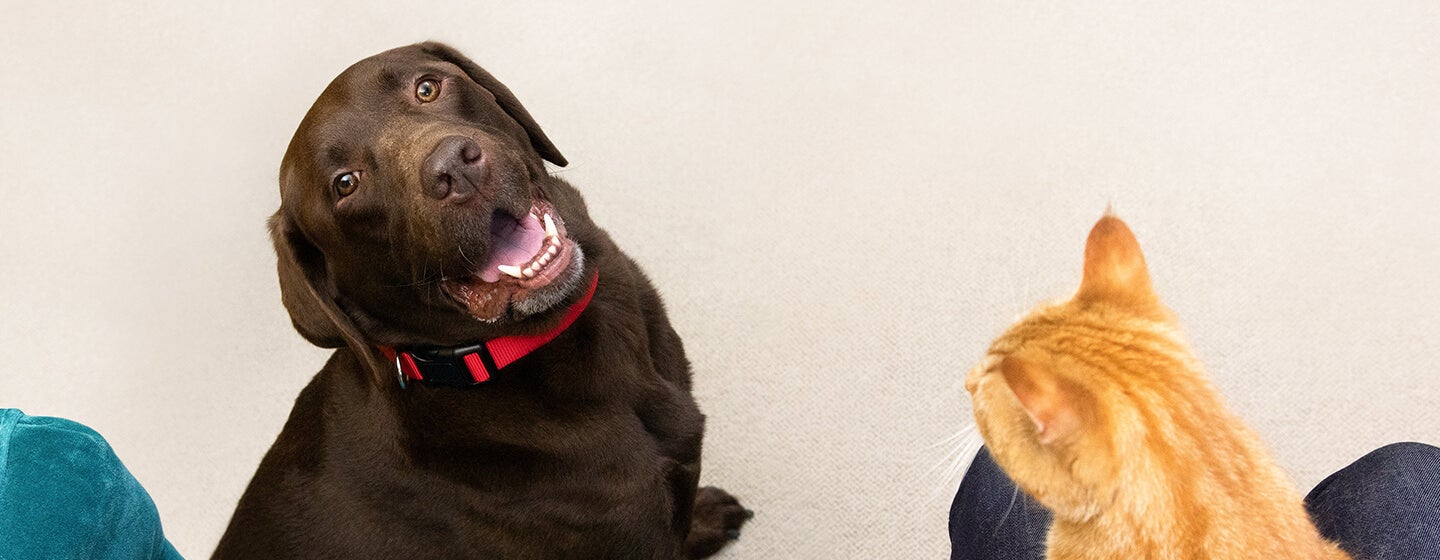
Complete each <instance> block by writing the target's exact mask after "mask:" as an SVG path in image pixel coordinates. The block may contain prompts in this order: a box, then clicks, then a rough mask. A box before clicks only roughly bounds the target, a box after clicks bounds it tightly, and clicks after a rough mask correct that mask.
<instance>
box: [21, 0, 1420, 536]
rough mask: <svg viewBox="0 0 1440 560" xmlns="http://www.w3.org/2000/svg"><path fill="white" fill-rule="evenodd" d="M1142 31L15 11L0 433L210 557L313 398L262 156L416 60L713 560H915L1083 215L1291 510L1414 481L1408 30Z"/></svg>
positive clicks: (916, 15)
mask: <svg viewBox="0 0 1440 560" xmlns="http://www.w3.org/2000/svg"><path fill="white" fill-rule="evenodd" d="M1175 4H1176V5H1172V6H1161V5H1157V4H1156V3H1151V2H1133V3H1132V2H1112V3H1106V4H1104V5H1103V6H1102V5H1100V4H1096V3H1084V4H1083V6H1082V3H1048V2H994V3H973V2H928V3H922V2H911V3H896V2H873V3H859V2H856V3H844V4H841V3H835V2H811V3H799V2H796V3H787V2H751V3H714V4H689V3H672V2H654V3H640V2H605V3H600V2H576V3H573V4H564V3H549V2H517V3H473V4H470V5H466V4H461V3H449V4H445V3H442V4H429V3H426V4H423V5H422V4H419V3H404V5H403V6H402V5H386V4H382V3H379V2H371V3H362V4H357V5H348V6H347V5H341V3H338V2H320V3H313V4H303V5H302V4H291V3H289V2H251V3H230V4H224V5H221V4H218V3H217V4H214V5H209V4H201V3H176V4H175V5H161V4H155V3H138V2H134V3H132V2H11V1H7V2H5V3H4V4H3V15H0V262H3V265H0V361H3V364H4V366H3V369H0V406H11V407H19V408H22V409H24V410H25V411H26V412H29V413H31V414H41V415H57V416H66V417H70V418H74V419H77V420H80V421H82V422H85V423H88V424H90V425H92V426H94V427H95V428H96V429H98V430H100V431H101V432H102V433H104V434H105V435H106V436H107V437H108V438H109V440H110V441H111V443H112V444H113V445H114V447H115V448H116V449H117V450H118V452H119V453H120V455H121V457H123V458H124V460H125V462H126V463H127V465H129V467H130V469H131V470H132V471H133V472H134V473H135V475H136V476H137V477H138V478H139V479H140V480H141V481H142V482H143V483H145V485H146V486H147V488H148V489H149V490H150V492H151V494H152V495H153V496H154V498H155V501H156V502H157V503H158V504H159V508H160V511H161V514H162V516H163V518H164V522H165V524H166V528H167V533H168V534H169V536H170V538H171V539H172V540H173V542H174V543H175V545H176V546H177V547H179V549H180V550H181V551H182V552H183V553H186V554H188V555H191V556H194V557H203V556H205V555H208V554H209V552H210V550H211V548H212V547H213V546H214V543H215V542H216V540H217V539H218V538H219V536H220V533H221V531H222V530H223V529H224V527H225V523H226V522H227V520H228V518H229V515H230V512H231V511H232V509H233V507H234V504H235V501H236V499H237V498H238V496H239V494H240V492H241V490H242V489H243V488H244V486H245V484H246V482H247V481H248V479H249V477H250V475H251V474H252V473H253V471H254V468H255V466H256V463H257V462H258V460H259V459H260V456H261V454H262V453H264V451H265V450H266V448H267V447H268V446H269V445H270V443H271V441H272V440H273V438H274V436H275V434H276V433H277V431H278V430H279V428H280V426H281V423H282V422H283V420H284V419H285V416H286V414H287V413H288V411H289V408H290V405H291V402H292V400H293V398H294V396H295V395H296V394H297V393H298V391H299V390H300V388H301V387H302V386H303V385H304V384H305V383H306V381H307V380H308V379H309V377H310V375H311V374H312V373H313V372H314V371H315V370H316V369H318V367H319V366H320V364H321V363H322V361H323V360H324V357H325V354H324V353H323V352H321V351H319V350H316V349H314V348H312V347H309V346H307V345H306V344H305V343H304V342H303V341H302V340H301V338H300V337H299V336H298V335H296V334H295V333H294V332H293V331H292V330H291V328H290V326H289V324H288V321H287V318H286V316H285V314H284V311H283V309H282V308H281V306H280V303H279V299H278V290H277V287H276V281H275V277H274V272H273V255H272V253H271V249H270V247H269V245H268V242H267V239H266V235H265V230H264V226H263V224H264V219H265V218H266V216H267V215H268V214H269V213H270V212H272V211H273V210H274V208H275V206H276V204H277V202H278V197H277V194H276V193H277V191H276V184H275V175H276V168H277V166H278V163H279V160H280V156H281V154H282V152H283V150H284V148H285V145H286V143H287V142H288V141H289V138H290V134H291V132H293V130H294V127H295V125H296V124H297V123H298V122H299V119H300V117H301V115H302V114H303V113H304V112H305V110H306V109H307V108H308V107H309V105H310V103H311V102H312V101H313V100H314V98H315V96H316V95H318V94H319V92H320V90H321V89H322V88H323V87H324V86H325V84H326V83H327V82H328V81H329V80H330V79H331V78H332V77H333V76H334V75H335V74H337V73H338V72H340V71H341V70H342V69H343V68H344V67H345V66H347V65H348V64H350V63H351V62H353V61H355V60H358V59H360V58H362V57H364V56H367V55H369V54H372V53H374V52H378V51H380V50H383V49H386V48H389V47H393V46H398V45H401V44H407V43H411V42H415V41H419V40H423V39H428V38H434V39H439V40H444V41H448V42H451V43H452V44H454V45H456V46H457V47H459V48H460V49H461V50H462V51H463V52H466V53H467V54H469V55H471V56H472V57H473V58H475V59H476V60H477V61H479V62H480V63H481V64H482V65H484V66H486V67H487V68H488V69H490V70H491V71H492V72H494V73H495V74H496V75H497V76H499V77H500V78H501V79H502V80H504V81H505V82H507V83H508V84H509V85H510V86H511V87H512V88H513V89H514V90H515V91H516V92H517V93H518V94H519V95H520V97H521V99H522V100H523V101H524V102H525V103H526V105H527V106H528V107H529V109H530V110H531V112H532V113H534V115H535V116H536V118H537V119H538V120H539V121H540V123H541V124H542V125H543V126H544V127H545V130H546V131H547V132H548V133H549V135H550V137H551V138H552V139H554V140H555V141H556V143H557V144H558V145H559V146H560V148H561V150H562V151H563V152H564V153H565V155H566V156H568V157H569V159H570V161H571V162H573V163H572V165H571V166H570V167H569V168H567V169H565V170H564V171H562V173H563V174H564V176H565V177H566V178H568V179H570V180H572V181H573V182H575V183H576V184H578V185H580V186H581V188H582V190H583V191H584V192H585V193H586V194H587V197H588V200H589V202H590V205H591V209H592V212H593V214H594V216H595V217H596V219H597V221H599V222H600V223H601V224H602V225H603V226H605V227H606V228H608V229H609V231H610V232H611V233H612V234H614V236H615V237H616V238H617V239H618V241H619V242H620V243H621V244H622V246H623V247H624V248H626V249H627V250H628V252H629V253H630V254H631V255H633V256H634V257H635V258H636V259H637V260H639V261H640V262H641V263H642V264H643V265H644V266H645V267H646V269H647V270H648V271H649V272H650V273H651V275H652V276H653V279H654V280H655V282H656V284H657V285H659V286H660V288H661V291H662V292H663V293H664V294H665V296H666V298H667V301H668V302H669V304H670V308H671V318H672V320H673V322H674V324H675V326H676V328H677V329H678V330H679V331H680V333H681V334H682V335H683V336H684V337H685V340H686V342H687V346H688V349H689V352H690V356H691V358H692V359H693V361H694V363H695V368H696V370H697V375H698V378H697V379H698V381H697V393H698V396H699V399H700V402H701V404H702V406H703V408H704V409H705V411H706V412H707V413H708V414H709V416H710V431H709V435H708V437H707V440H706V456H707V463H706V472H705V477H704V478H705V481H706V482H709V483H714V484H720V485H723V486H724V487H726V488H728V489H729V490H731V491H733V492H735V493H736V494H738V495H740V496H742V497H743V498H744V499H745V501H746V503H747V504H748V505H750V506H751V507H753V508H754V509H755V510H757V511H758V516H757V517H756V518H755V520H754V522H753V523H752V524H751V525H750V526H749V527H748V528H747V530H746V531H745V534H744V537H743V538H742V539H741V541H740V542H739V543H737V544H736V545H735V546H734V547H733V548H731V549H730V551H729V553H728V554H727V555H726V556H725V557H727V558H737V559H739V558H936V557H943V556H944V555H946V554H947V553H948V541H947V538H946V532H945V524H946V510H947V508H948V504H949V497H950V495H951V494H952V493H953V491H954V487H955V484H957V483H958V480H956V479H954V478H948V479H947V478H946V477H944V476H942V475H941V473H939V472H936V470H932V469H931V467H932V466H934V465H936V464H937V463H938V462H940V461H941V459H942V457H943V455H944V452H945V451H946V450H947V449H946V448H945V447H944V446H943V445H939V446H937V445H935V444H936V443H937V442H941V441H942V440H944V439H945V438H946V436H948V435H950V434H952V433H954V432H956V431H957V430H958V429H959V428H960V427H962V426H963V425H964V424H965V423H966V422H967V415H968V404H967V400H966V399H965V398H964V396H963V390H962V389H961V387H960V385H959V379H960V377H961V375H962V374H963V372H964V370H965V369H967V368H968V367H969V365H970V364H971V363H973V362H974V361H976V359H977V358H978V357H979V355H980V353H981V351H982V350H983V348H984V347H985V345H986V344H987V342H988V340H989V339H990V337H992V336H994V335H995V334H997V333H998V332H999V331H1000V330H1001V329H1003V328H1004V327H1005V326H1006V325H1007V324H1008V323H1009V322H1010V321H1011V320H1012V319H1013V318H1014V317H1015V315H1016V314H1017V313H1019V312H1022V311H1024V310H1025V309H1027V308H1029V307H1030V306H1031V305H1032V304H1034V303H1035V302H1037V301H1040V300H1042V299H1046V298H1052V297H1057V296H1063V295H1065V293H1066V292H1067V290H1069V289H1071V288H1072V287H1073V285H1074V284H1075V283H1076V282H1077V281H1078V278H1079V260H1080V253H1081V248H1082V245H1083V239H1084V235H1085V233H1086V231H1087V230H1088V228H1089V226H1090V225H1091V224H1092V223H1093V221H1094V220H1095V219H1096V218H1097V217H1098V216H1099V215H1100V214H1101V212H1102V210H1103V209H1104V207H1105V205H1106V204H1107V203H1109V204H1114V206H1115V209H1116V210H1117V211H1118V212H1119V213H1120V215H1121V216H1123V217H1124V218H1126V219H1127V220H1128V221H1129V222H1130V224H1131V226H1132V227H1133V228H1134V229H1135V230H1136V232H1137V233H1138V235H1139V237H1140V239H1141V242H1142V244H1143V245H1144V247H1145V248H1146V250H1147V253H1148V255H1149V259H1150V263H1151V267H1152V270H1153V271H1154V273H1155V277H1156V278H1155V279H1156V283H1157V285H1158V289H1159V290H1160V291H1161V293H1162V295H1163V296H1164V297H1165V298H1166V299H1167V300H1168V301H1169V302H1170V303H1171V304H1172V306H1173V307H1174V308H1175V309H1176V310H1177V311H1178V313H1179V315H1180V316H1181V317H1182V319H1183V320H1184V321H1185V323H1186V325H1187V326H1188V328H1189V333H1190V335H1191V338H1192V340H1193V342H1194V345H1195V347H1196V349H1197V352H1198V353H1199V355H1200V356H1201V357H1202V359H1203V360H1204V361H1205V362H1206V363H1207V364H1208V366H1209V368H1210V370H1211V371H1212V373H1213V375H1214V378H1215V382H1216V384H1217V385H1219V387H1220V388H1221V390H1222V391H1223V392H1224V393H1225V394H1226V395H1227V396H1228V398H1229V402H1230V403H1231V405H1232V406H1233V407H1234V408H1236V409H1237V410H1238V411H1239V412H1240V413H1241V414H1242V415H1244V416H1245V417H1246V418H1248V419H1250V420H1251V422H1252V423H1253V424H1254V425H1255V426H1257V427H1258V428H1259V430H1260V431H1261V433H1262V434H1263V436H1264V437H1265V439H1266V440H1267V441H1268V442H1269V443H1270V445H1271V446H1272V447H1273V448H1274V450H1275V452H1276V454H1277V455H1278V457H1279V460H1280V461H1281V462H1282V463H1283V464H1284V466H1285V468H1286V469H1287V470H1288V471H1289V472H1290V473H1291V474H1292V475H1293V476H1294V478H1295V479H1296V481H1297V483H1298V484H1299V485H1300V486H1302V487H1304V488H1307V489H1308V488H1309V487H1310V486H1311V485H1313V484H1314V483H1316V482H1317V481H1319V480H1320V479H1321V478H1322V477H1323V476H1324V475H1325V474H1326V473H1329V472H1331V471H1333V470H1335V469H1337V468H1339V467H1341V466H1343V465H1345V464H1346V463H1347V462H1349V461H1350V460H1353V459H1354V458H1355V457H1357V456H1358V455H1360V454H1362V453H1363V452H1365V451H1366V450H1368V449H1371V448H1374V447H1376V446H1378V445H1381V444H1383V443H1386V442H1391V441H1396V440H1421V441H1426V442H1429V443H1432V444H1440V390H1437V389H1436V374H1437V373H1440V367H1437V366H1436V363H1435V362H1436V358H1435V356H1436V355H1437V354H1440V287H1437V285H1440V284H1437V281H1436V278H1437V274H1440V225H1437V222H1440V217H1437V216H1440V4H1437V3H1435V2H1430V1H1415V2H1399V1H1396V2H1383V3H1360V2H1312V1H1292V2H1264V3H1257V2H1216V3H1204V4H1205V5H1203V6H1198V5H1195V4H1197V3H1194V2H1185V3H1175ZM1182 4H1183V5H1182ZM937 470H943V469H937Z"/></svg>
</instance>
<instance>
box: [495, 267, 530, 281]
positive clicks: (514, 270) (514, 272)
mask: <svg viewBox="0 0 1440 560" xmlns="http://www.w3.org/2000/svg"><path fill="white" fill-rule="evenodd" d="M495 268H496V269H497V270H499V271H500V272H501V273H502V274H506V275H509V276H513V277H515V278H523V276H521V275H522V274H523V273H522V272H521V271H520V267H518V266H510V265H508V264H502V265H499V266H496V267H495ZM527 272H530V275H531V276H534V274H535V273H534V272H533V271H527Z"/></svg>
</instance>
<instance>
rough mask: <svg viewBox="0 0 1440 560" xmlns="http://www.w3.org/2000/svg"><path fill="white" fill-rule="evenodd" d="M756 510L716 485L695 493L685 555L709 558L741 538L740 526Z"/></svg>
mask: <svg viewBox="0 0 1440 560" xmlns="http://www.w3.org/2000/svg"><path fill="white" fill-rule="evenodd" d="M754 516H755V512H753V511H750V510H748V509H745V506H742V505H740V501H739V500H737V499H735V496H731V495H730V494H729V493H728V492H726V491H724V490H721V489H719V488H716V487H714V486H706V487H703V488H700V489H699V490H698V491H696V493H695V508H694V510H693V512H692V513H691V515H690V536H688V537H686V538H685V556H687V557H689V558H706V557H709V556H710V555H712V554H715V553H716V552H719V551H720V549H721V548H724V547H725V545H727V544H729V543H730V541H733V540H735V539H738V538H740V527H741V526H743V525H745V522H746V521H749V520H750V518H751V517H754Z"/></svg>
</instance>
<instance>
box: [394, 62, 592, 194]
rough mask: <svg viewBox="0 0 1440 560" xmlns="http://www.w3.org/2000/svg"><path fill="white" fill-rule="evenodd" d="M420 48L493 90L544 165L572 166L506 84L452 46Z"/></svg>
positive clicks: (497, 100) (502, 107) (501, 105)
mask: <svg viewBox="0 0 1440 560" xmlns="http://www.w3.org/2000/svg"><path fill="white" fill-rule="evenodd" d="M420 48H421V50H423V51H425V52H426V53H427V54H430V55H431V56H434V57H436V58H439V59H440V60H444V61H446V62H449V63H451V64H454V65H456V66H459V67H460V69H461V70H464V71H465V74H466V75H468V76H470V79H471V80H475V83H477V84H480V87H483V88H485V89H487V90H490V93H491V94H494V95H495V101H496V102H497V103H499V104H500V108H501V109H503V110H504V111H505V114H507V115H510V118H512V119H515V122H517V123H520V126H521V127H523V128H524V129H525V133H526V134H528V135H529V136H530V145H531V146H534V147H535V151H536V152H539V153H540V157H542V158H545V161H548V162H550V163H553V164H555V165H558V166H560V167H565V165H566V164H568V163H569V162H567V161H565V156H563V155H560V150H559V149H556V148H555V144H552V143H551V142H550V139H549V138H547V137H545V131H543V130H540V125H539V124H538V123H536V122H535V119H534V118H533V117H531V116H530V113H529V112H528V111H526V110H525V106H524V105H521V104H520V100H519V99H518V98H516V97H515V94H513V93H510V88H507V87H505V84H502V83H500V80H497V79H495V77H494V76H491V75H490V73H489V72H486V71H485V69H484V68H481V67H480V65H479V64H475V63H474V62H472V61H471V60H470V59H468V58H465V55H463V54H460V51H457V50H455V49H453V48H451V47H450V46H449V45H446V44H444V43H437V42H435V41H430V42H426V43H420Z"/></svg>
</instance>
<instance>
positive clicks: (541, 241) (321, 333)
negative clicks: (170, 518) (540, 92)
mask: <svg viewBox="0 0 1440 560" xmlns="http://www.w3.org/2000/svg"><path fill="white" fill-rule="evenodd" d="M542 160H545V161H549V162H551V163H553V164H555V165H558V166H563V165H565V163H566V161H565V158H564V157H563V156H561V155H560V151H559V150H557V149H556V148H555V145H554V144H552V143H551V142H550V140H549V139H548V138H546V137H545V133H544V132H542V131H541V130H540V127H539V126H538V125H537V124H536V123H535V120H534V119H533V118H531V117H530V114H529V113H527V112H526V111H525V108H524V107H522V106H521V105H520V102H519V101H518V100H517V99H516V98H515V95H514V94H512V93H510V90H509V89H507V88H506V87H505V86H504V85H502V84H501V83H500V82H498V81H496V80H495V78H494V77H492V76H491V75H490V74H489V73H487V72H486V71H485V70H484V69H482V68H480V67H479V66H477V65H476V64H475V63H474V62H471V61H470V60H469V59H467V58H465V57H464V56H462V55H461V54H460V53H458V52H456V51H455V50H454V49H452V48H450V47H447V46H445V45H442V44H438V43H422V44H418V45H412V46H408V47H403V48H398V49H394V50H390V51H386V52H383V53H380V54H378V55H375V56H373V57H370V58H367V59H365V60H362V61H360V62H358V63H356V64H355V65H353V66H351V67H350V68H349V69H347V70H345V71H344V72H343V73H341V74H340V76H339V77H337V78H336V79H335V80H334V81H333V82H332V83H331V84H330V85H329V87H327V88H326V89H325V91H324V93H322V94H321V95H320V98H319V100H317V101H316V102H315V105H314V107H312V108H311V109H310V112H309V113H308V114H307V115H306V116H305V118H304V120H303V121H301V123H300V127H299V129H298V130H297V131H296V132H295V137H294V139H293V140H291V142H290V147H289V149H288V150H287V151H286V153H285V158H284V161H283V162H282V163H281V165H280V199H281V202H280V209H279V211H278V212H276V213H275V215H274V216H273V217H272V218H271V220H270V228H271V233H272V237H273V239H274V242H275V249H276V253H277V254H278V257H279V259H278V260H279V267H278V268H279V273H280V287H281V294H282V299H283V301H284V304H285V307H286V308H287V309H288V310H289V312H290V317H291V319H292V321H293V323H294V325H295V329H296V330H298V331H299V332H300V334H301V335H302V336H304V337H305V338H306V339H307V340H309V341H310V342H312V343H314V344H316V345H319V346H322V347H327V348H336V350H335V352H334V354H333V355H332V356H331V357H330V360H329V362H327V363H326V364H325V366H324V368H323V369H321V370H320V372H319V373H318V374H317V375H316V376H315V378H314V380H312V381H311V382H310V384H309V386H307V387H306V388H305V390H304V391H302V392H301V393H300V396H299V397H298V398H297V399H296V401H295V407H294V409H293V410H292V411H291V413H290V418H289V420H288V421H287V422H286V424H285V427H284V429H283V430H282V431H281V432H280V435H279V437H277V438H276V440H275V444H274V446H273V447H271V448H270V451H269V453H267V454H266V455H265V458H264V460H263V461H261V463H260V467H259V469H258V470H257V471H256V473H255V477H254V479H252V480H251V482H250V486H249V488H248V489H247V490H246V491H245V494H244V496H243V497H242V498H241V499H240V503H239V506H238V507H237V508H236V510H235V515H234V517H233V518H232V519H231V521H230V526H229V529H228V530H227V531H226V532H225V535H224V537H223V538H221V540H220V544H219V547H218V548H217V549H216V551H215V557H216V558H262V559H277V558H345V559H352V558H586V559H594V558H665V559H672V558H681V557H691V558H701V557H705V556H709V555H711V554H713V553H715V552H716V551H718V550H719V549H720V548H721V547H722V546H724V545H725V544H726V543H728V542H729V541H731V540H732V539H734V538H736V537H737V536H738V535H739V529H740V527H741V525H743V524H744V522H745V520H746V519H747V518H748V517H749V516H750V512H749V511H748V510H746V509H745V508H743V507H741V506H740V504H739V503H738V502H737V501H736V500H735V498H733V497H731V496H730V495H729V494H727V493H725V492H724V491H722V490H719V489H716V488H709V487H706V488H697V481H698V479H699V476H700V441H701V436H702V433H703V430H704V419H705V418H704V416H703V415H701V414H700V410H699V408H698V407H697V406H696V404H695V400H694V398H693V397H692V396H691V394H690V365H689V363H688V362H687V361H686V359H685V351H684V348H683V347H682V345H681V343H680V338H679V337H678V336H676V334H675V330H674V329H672V328H671V327H670V323H669V321H668V320H667V319H666V317H665V308H664V306H663V305H662V304H661V301H660V296H659V295H658V294H657V293H656V291H655V289H654V288H653V287H652V286H651V285H650V282H649V281H648V280H647V279H646V278H645V275H644V274H643V273H641V271H640V268H639V267H638V266H636V264H635V263H634V262H633V261H631V260H630V259H629V258H628V257H626V256H625V254H624V253H621V252H620V249H618V248H617V247H616V246H615V243H614V242H612V241H611V239H610V237H609V236H608V235H607V234H606V233H605V232H604V231H602V230H601V229H600V228H598V227H596V226H595V224H593V223H592V222H591V221H590V216H589V215H588V214H587V212H586V208H585V203H584V201H583V200H582V199H581V197H580V193H579V192H577V191H576V189H575V188H574V187H573V186H571V185H570V184H568V183H566V182H565V181H562V180H560V179H557V178H555V177H552V176H550V175H549V174H548V173H547V172H546V170H545V165H544V163H543V162H542Z"/></svg>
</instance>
